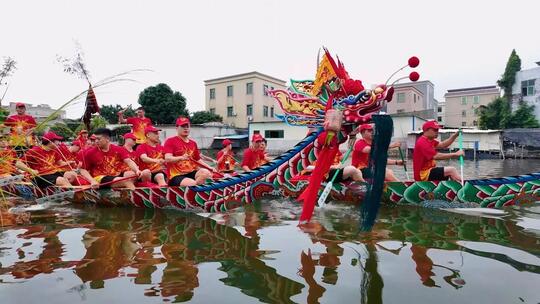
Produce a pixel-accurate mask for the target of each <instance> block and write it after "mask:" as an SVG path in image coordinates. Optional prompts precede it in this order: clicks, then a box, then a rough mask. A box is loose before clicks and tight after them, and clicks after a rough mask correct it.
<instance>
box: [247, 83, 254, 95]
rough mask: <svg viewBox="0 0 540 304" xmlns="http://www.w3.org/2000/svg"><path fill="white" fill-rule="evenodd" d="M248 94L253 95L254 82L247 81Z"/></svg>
mask: <svg viewBox="0 0 540 304" xmlns="http://www.w3.org/2000/svg"><path fill="white" fill-rule="evenodd" d="M246 95H253V82H248V83H246Z"/></svg>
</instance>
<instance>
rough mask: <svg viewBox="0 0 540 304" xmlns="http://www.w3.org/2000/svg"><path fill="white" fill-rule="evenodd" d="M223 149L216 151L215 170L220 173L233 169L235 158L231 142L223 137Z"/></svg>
mask: <svg viewBox="0 0 540 304" xmlns="http://www.w3.org/2000/svg"><path fill="white" fill-rule="evenodd" d="M221 145H222V146H223V149H221V150H219V152H218V153H217V170H218V171H219V172H221V173H230V172H233V171H234V166H235V165H236V160H235V159H234V152H233V150H232V142H231V141H230V140H229V139H228V138H225V139H224V140H223V142H222V143H221Z"/></svg>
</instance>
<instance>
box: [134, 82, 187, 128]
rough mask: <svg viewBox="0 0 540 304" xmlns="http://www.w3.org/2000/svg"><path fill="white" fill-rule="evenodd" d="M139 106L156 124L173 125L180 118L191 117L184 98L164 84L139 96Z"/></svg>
mask: <svg viewBox="0 0 540 304" xmlns="http://www.w3.org/2000/svg"><path fill="white" fill-rule="evenodd" d="M139 104H140V105H141V106H142V107H143V108H144V111H145V113H146V116H148V118H150V119H151V120H152V122H154V123H155V124H172V123H174V122H175V121H176V119H177V118H178V116H188V115H189V113H188V111H187V109H186V99H185V98H184V96H182V94H181V93H180V92H175V91H173V90H172V89H171V88H170V87H169V86H168V85H166V84H164V83H160V84H158V85H156V86H153V87H148V88H146V89H144V91H142V92H141V93H140V94H139Z"/></svg>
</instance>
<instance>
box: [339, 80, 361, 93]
mask: <svg viewBox="0 0 540 304" xmlns="http://www.w3.org/2000/svg"><path fill="white" fill-rule="evenodd" d="M343 88H344V89H345V92H347V94H349V95H356V94H358V93H360V92H362V91H363V90H364V86H363V85H362V81H360V80H353V79H346V80H345V83H344V84H343Z"/></svg>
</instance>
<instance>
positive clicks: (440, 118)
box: [437, 101, 446, 126]
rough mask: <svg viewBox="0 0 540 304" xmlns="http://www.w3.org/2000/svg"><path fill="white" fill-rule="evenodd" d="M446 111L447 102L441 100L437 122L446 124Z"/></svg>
mask: <svg viewBox="0 0 540 304" xmlns="http://www.w3.org/2000/svg"><path fill="white" fill-rule="evenodd" d="M445 113H446V102H444V101H442V102H439V105H438V106H437V122H438V123H439V124H440V125H443V126H444V125H446V119H445Z"/></svg>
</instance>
